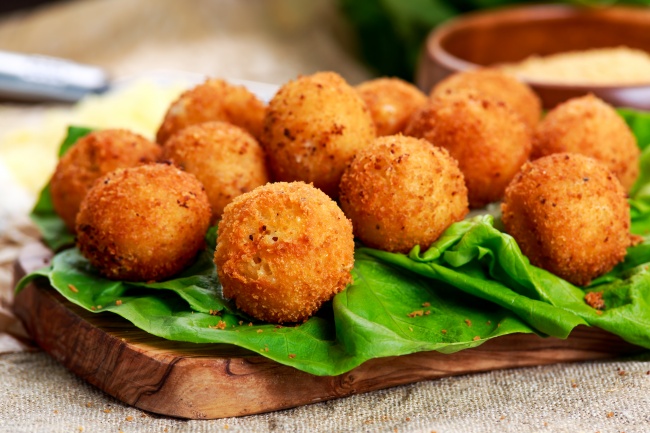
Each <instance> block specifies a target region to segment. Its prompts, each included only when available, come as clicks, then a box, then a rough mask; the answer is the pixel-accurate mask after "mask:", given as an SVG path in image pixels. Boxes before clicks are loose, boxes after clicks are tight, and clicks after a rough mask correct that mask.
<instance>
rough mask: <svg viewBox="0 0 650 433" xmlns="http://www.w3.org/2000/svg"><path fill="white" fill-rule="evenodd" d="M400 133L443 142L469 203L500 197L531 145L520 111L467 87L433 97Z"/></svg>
mask: <svg viewBox="0 0 650 433" xmlns="http://www.w3.org/2000/svg"><path fill="white" fill-rule="evenodd" d="M405 133H406V134H407V135H411V136H414V137H418V138H425V139H427V140H429V141H430V142H431V143H433V144H434V145H436V146H440V147H444V148H445V149H447V150H448V151H449V153H450V154H451V156H452V157H453V158H454V159H456V160H457V161H458V165H459V167H460V170H461V171H462V172H463V175H464V176H465V182H466V184H467V190H468V194H469V205H470V207H472V208H479V207H482V206H485V205H486V204H488V203H491V202H494V201H498V200H500V199H501V198H502V197H503V193H504V191H505V189H506V186H507V185H508V183H509V182H510V180H512V178H513V177H514V176H515V174H516V173H517V172H518V171H519V168H520V167H521V165H522V164H523V163H524V162H525V161H526V160H527V159H528V156H529V154H530V149H531V134H530V130H529V128H528V127H526V125H525V124H524V123H523V122H522V121H521V119H520V117H519V116H517V115H516V114H515V113H514V112H513V111H512V110H511V109H510V108H509V107H508V106H507V105H506V104H504V103H502V102H496V101H494V100H492V99H486V98H484V97H483V96H482V95H479V94H478V93H475V92H471V91H457V92H453V93H449V94H446V95H441V96H440V97H436V98H434V99H432V100H431V101H430V102H429V103H428V104H427V105H425V106H424V107H423V108H422V109H420V110H419V111H417V112H416V113H415V114H414V115H413V117H412V118H411V121H410V122H409V124H408V126H407V128H406V131H405Z"/></svg>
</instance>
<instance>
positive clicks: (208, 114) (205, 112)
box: [156, 79, 265, 144]
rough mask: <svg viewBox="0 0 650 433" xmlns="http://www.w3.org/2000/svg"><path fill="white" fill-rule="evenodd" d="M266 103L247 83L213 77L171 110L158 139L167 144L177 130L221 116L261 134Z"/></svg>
mask: <svg viewBox="0 0 650 433" xmlns="http://www.w3.org/2000/svg"><path fill="white" fill-rule="evenodd" d="M264 110H265V106H264V103H262V102H261V101H260V100H259V99H257V97H255V95H253V94H252V93H251V92H250V91H249V90H248V89H246V88H245V87H244V86H235V85H231V84H229V83H227V82H226V81H224V80H220V79H209V80H207V81H206V82H205V83H203V84H200V85H198V86H196V87H194V88H192V89H190V90H187V91H186V92H184V93H183V94H182V95H181V96H180V97H179V98H178V99H177V100H176V101H174V102H173V103H172V105H171V106H170V107H169V109H168V110H167V113H166V114H165V118H164V120H163V122H162V124H161V125H160V128H159V129H158V133H157V135H156V141H157V142H158V143H159V144H164V143H165V141H167V140H168V139H169V137H171V136H172V135H173V134H174V133H176V132H178V131H180V130H181V129H183V128H186V127H188V126H190V125H196V124H197V123H203V122H209V121H212V120H221V121H224V122H228V123H232V124H233V125H236V126H239V127H241V128H244V129H245V130H247V131H248V132H250V133H251V134H252V135H253V136H254V137H255V138H259V137H260V133H261V130H262V122H263V120H264Z"/></svg>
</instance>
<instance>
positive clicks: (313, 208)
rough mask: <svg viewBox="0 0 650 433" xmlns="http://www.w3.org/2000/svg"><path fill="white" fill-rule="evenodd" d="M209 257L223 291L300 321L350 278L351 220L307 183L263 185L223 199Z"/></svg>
mask: <svg viewBox="0 0 650 433" xmlns="http://www.w3.org/2000/svg"><path fill="white" fill-rule="evenodd" d="M214 262H215V264H216V266H217V272H218V274H219V279H220V280H221V283H222V284H223V294H224V296H226V297H227V298H232V299H234V301H235V303H236V304H237V307H239V308H240V309H241V310H243V311H245V312H246V313H248V314H250V315H251V316H253V317H255V318H257V319H260V320H265V321H267V322H274V323H285V322H301V321H305V320H307V319H308V318H309V317H310V316H311V315H312V314H313V313H314V312H316V311H317V310H318V309H319V308H320V307H321V305H322V304H323V302H325V301H328V300H329V299H331V298H332V297H333V296H334V295H335V294H336V293H338V292H340V291H342V290H343V289H344V288H345V287H346V285H347V284H348V283H349V282H351V275H350V270H351V269H352V266H353V265H354V240H353V236H352V224H351V223H350V221H348V220H347V219H346V218H345V215H343V212H342V211H341V209H340V208H339V207H338V206H337V205H336V203H334V202H333V201H332V200H331V199H330V198H329V197H328V196H327V195H325V194H324V193H323V192H322V191H320V190H319V189H317V188H314V187H313V186H311V185H307V184H305V183H302V182H292V183H284V182H280V183H270V184H266V185H264V186H261V187H259V188H256V189H254V190H253V191H251V192H248V193H246V194H242V195H240V196H239V197H237V198H235V200H233V202H232V203H230V204H229V205H228V206H226V209H225V210H224V213H223V219H222V220H221V223H220V224H219V233H218V237H217V249H216V251H215V254H214Z"/></svg>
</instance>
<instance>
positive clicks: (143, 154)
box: [50, 129, 160, 232]
mask: <svg viewBox="0 0 650 433" xmlns="http://www.w3.org/2000/svg"><path fill="white" fill-rule="evenodd" d="M159 156H160V147H159V146H158V145H156V144H155V143H153V142H151V141H149V140H147V139H146V138H144V137H143V136H141V135H139V134H135V133H133V132H130V131H127V130H124V129H105V130H102V131H95V132H91V133H90V134H88V135H86V136H84V137H82V138H80V139H79V140H78V141H77V142H76V143H75V144H74V145H73V146H72V147H71V148H70V149H69V150H68V151H67V152H66V154H65V155H63V157H62V158H61V159H60V160H59V163H58V164H57V167H56V170H55V172H54V175H53V176H52V179H51V180H50V188H51V193H52V204H53V205H54V209H55V211H56V213H57V214H58V215H59V216H60V217H61V219H62V220H63V222H65V225H66V227H67V228H68V229H69V230H70V231H72V232H74V230H75V219H76V217H77V213H78V212H79V207H80V205H81V201H82V200H83V198H84V197H85V196H86V194H87V193H88V190H89V189H90V188H91V187H92V186H93V184H94V183H95V181H96V180H97V179H98V178H100V177H102V176H104V175H106V174H108V173H110V172H111V171H113V170H116V169H118V168H127V167H135V166H137V165H141V164H146V163H150V162H155V161H156V160H157V159H158V157H159Z"/></svg>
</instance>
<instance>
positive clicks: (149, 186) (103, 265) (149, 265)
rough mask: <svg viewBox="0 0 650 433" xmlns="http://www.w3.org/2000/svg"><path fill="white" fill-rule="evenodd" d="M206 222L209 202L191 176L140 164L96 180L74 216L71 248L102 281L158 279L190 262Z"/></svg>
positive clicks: (163, 166) (167, 168)
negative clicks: (76, 249) (74, 244)
mask: <svg viewBox="0 0 650 433" xmlns="http://www.w3.org/2000/svg"><path fill="white" fill-rule="evenodd" d="M209 224H210V203H209V202H208V197H207V195H206V194H205V191H204V190H203V185H201V183H200V182H199V181H198V180H197V179H196V178H195V177H194V176H193V175H191V174H189V173H185V172H184V171H181V170H179V169H178V168H176V167H174V166H171V165H167V164H149V165H142V166H139V167H134V168H127V169H119V170H116V171H114V172H111V173H109V174H108V175H106V176H105V177H103V178H101V179H98V180H97V182H96V183H95V185H94V186H93V187H92V188H91V189H90V191H89V192H88V195H87V196H86V198H85V199H84V200H83V202H82V203H81V210H80V211H79V215H78V216H77V246H78V247H79V250H80V251H81V253H82V254H83V255H84V257H86V258H87V259H88V260H89V261H90V263H91V264H92V265H93V266H95V267H96V268H97V270H98V271H99V273H100V274H102V275H104V276H105V277H107V278H111V279H115V280H127V281H149V280H164V279H166V278H168V277H170V276H172V275H174V274H176V273H177V272H179V271H181V270H182V269H183V268H184V267H185V266H186V265H188V264H189V263H190V262H191V261H192V260H193V259H194V257H195V256H196V254H197V252H198V251H199V249H201V248H202V247H203V245H204V241H203V239H204V236H205V233H206V231H207V229H208V226H209Z"/></svg>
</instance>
